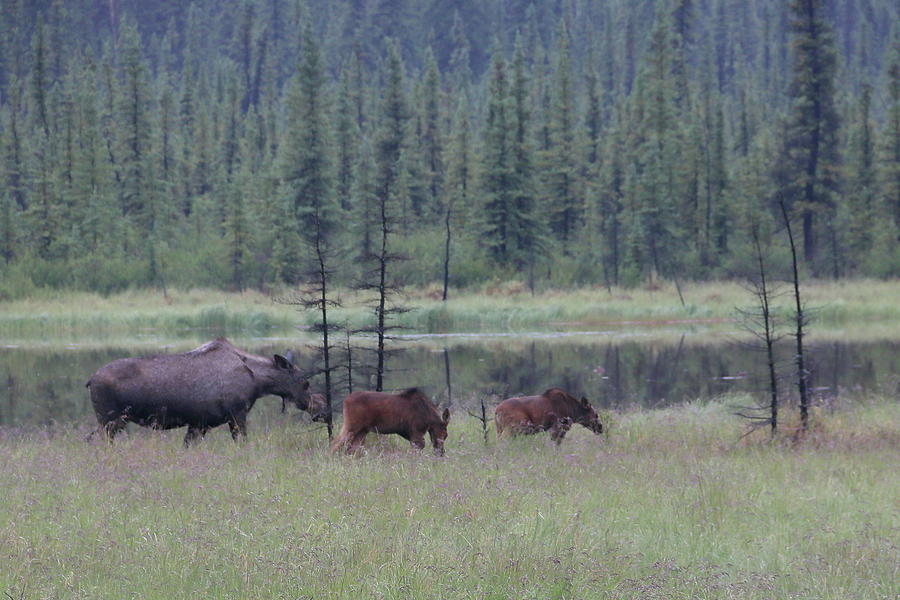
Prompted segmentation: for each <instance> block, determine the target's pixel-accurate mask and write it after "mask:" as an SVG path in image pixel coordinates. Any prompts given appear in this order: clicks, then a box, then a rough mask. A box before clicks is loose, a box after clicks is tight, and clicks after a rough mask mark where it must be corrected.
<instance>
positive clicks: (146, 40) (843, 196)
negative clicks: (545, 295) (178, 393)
mask: <svg viewBox="0 0 900 600" xmlns="http://www.w3.org/2000/svg"><path fill="white" fill-rule="evenodd" d="M0 9H2V10H0V182H2V183H0V299H4V298H14V297H22V296H25V295H27V294H29V293H31V292H33V291H35V290H39V289H55V288H58V289H72V290H90V291H97V292H100V293H111V292H115V291H118V290H123V289H128V288H141V287H163V288H165V286H178V287H195V286H202V287H213V288H220V289H227V290H235V291H239V290H244V289H249V288H255V289H262V290H272V289H275V290H277V289H286V288H291V287H296V286H302V285H304V284H306V283H309V282H310V281H313V282H319V281H321V283H322V289H323V290H324V289H325V286H324V282H325V281H326V278H327V279H328V280H329V286H335V285H337V286H348V287H351V286H361V287H362V288H365V287H366V286H367V285H368V286H378V285H380V286H381V287H382V289H383V288H384V286H385V282H386V281H388V282H389V283H390V284H391V285H396V284H401V285H414V286H422V287H427V286H435V287H442V288H443V294H444V297H445V298H446V295H447V289H448V288H449V289H465V288H468V287H472V286H479V285H485V284H487V283H490V282H498V281H510V280H516V281H520V282H522V283H523V284H525V285H528V286H530V287H531V288H532V289H534V288H535V287H539V288H544V289H546V288H550V287H575V286H606V287H611V286H636V285H646V284H652V283H653V282H654V281H656V280H669V281H672V280H674V281H676V282H678V281H690V280H711V279H734V278H741V277H744V276H746V275H747V273H749V272H752V270H753V268H754V264H755V263H754V258H753V248H754V247H755V246H754V240H761V241H762V247H763V248H765V249H766V252H767V253H768V255H769V256H768V258H769V260H770V261H771V263H772V264H773V265H776V266H784V265H787V264H788V263H789V258H788V254H787V250H786V240H785V239H784V221H783V218H782V210H781V207H782V206H783V207H784V208H785V214H787V215H789V218H790V219H791V221H792V222H793V223H794V224H795V231H797V232H798V240H799V242H798V244H799V250H800V254H801V258H802V261H803V269H804V270H805V271H806V274H807V275H809V276H811V277H817V278H847V277H877V278H888V277H897V276H900V243H898V241H900V5H898V3H897V2H896V0H790V1H784V2H783V1H780V0H544V1H541V0H477V1H476V0H452V1H451V0H218V1H216V2H201V1H193V2H191V1H188V0H158V1H155V2H144V1H141V0H102V1H101V0H27V1H26V0H0Z"/></svg>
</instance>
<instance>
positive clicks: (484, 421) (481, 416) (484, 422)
mask: <svg viewBox="0 0 900 600" xmlns="http://www.w3.org/2000/svg"><path fill="white" fill-rule="evenodd" d="M478 402H479V406H480V408H481V412H480V413H473V412H472V411H471V410H466V413H468V415H469V416H470V417H472V418H473V419H478V420H479V421H480V422H481V435H482V436H483V437H484V443H485V445H487V443H488V417H487V406H486V405H485V403H484V396H479V397H478Z"/></svg>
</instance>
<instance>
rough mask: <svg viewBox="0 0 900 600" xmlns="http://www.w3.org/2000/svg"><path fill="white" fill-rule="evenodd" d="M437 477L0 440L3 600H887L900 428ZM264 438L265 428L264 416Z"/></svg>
mask: <svg viewBox="0 0 900 600" xmlns="http://www.w3.org/2000/svg"><path fill="white" fill-rule="evenodd" d="M605 418H606V420H607V423H608V424H609V430H610V431H609V435H608V436H607V437H603V438H600V437H595V436H593V435H591V434H590V433H588V432H587V431H586V430H584V429H581V428H576V429H573V431H572V432H571V433H570V436H569V437H568V438H567V439H566V440H565V442H564V443H563V445H562V446H561V447H560V448H559V449H557V448H555V447H554V446H553V445H552V444H551V443H550V441H549V440H548V439H546V438H545V437H532V438H526V439H518V440H512V441H502V442H499V443H498V442H495V441H494V440H493V436H492V437H491V443H490V445H488V446H484V444H483V443H482V441H481V432H480V429H479V427H478V423H477V422H476V421H474V420H473V419H469V418H467V417H466V416H465V414H464V413H459V412H458V413H457V414H455V415H454V417H453V421H452V422H451V437H450V438H449V440H448V446H447V448H448V455H447V457H446V458H445V459H436V458H434V457H432V456H431V455H430V454H429V453H427V452H424V453H416V452H413V451H411V450H409V449H408V446H407V445H405V444H401V443H398V442H396V441H375V440H370V442H372V443H371V444H370V449H369V450H368V452H367V453H366V454H364V455H362V456H358V457H343V456H334V455H332V454H330V453H329V452H328V451H327V450H326V445H327V442H326V440H325V439H324V433H323V431H322V430H321V429H310V428H309V427H310V426H298V425H295V424H286V423H282V422H278V421H266V422H260V421H259V420H257V421H256V422H254V423H253V424H252V425H253V426H255V429H252V430H251V437H250V439H249V441H248V442H247V443H246V444H244V445H242V446H236V445H234V444H233V443H232V442H231V441H230V439H228V437H227V432H225V431H216V432H214V433H213V434H212V435H211V436H210V437H209V438H208V439H207V440H205V441H204V442H202V443H201V444H199V445H198V446H196V447H194V448H192V449H189V450H183V449H182V448H181V447H180V440H179V438H180V434H179V433H171V434H160V433H157V432H150V431H146V430H140V431H138V432H136V433H134V434H133V435H131V436H127V437H126V438H123V439H122V441H121V442H120V443H117V444H116V445H115V446H114V447H106V446H104V445H102V444H99V443H98V444H86V443H84V442H82V441H81V437H80V435H78V434H76V432H74V431H56V432H48V431H46V430H43V431H32V432H12V431H9V430H7V431H4V432H0V462H2V464H4V465H6V466H5V467H4V468H3V469H2V470H0V489H3V490H4V497H5V499H4V501H3V502H2V503H0V592H6V593H7V594H9V595H10V596H12V597H14V598H18V597H20V596H19V593H20V591H21V592H22V594H21V596H22V597H26V598H47V597H61V598H123V597H139V598H147V599H153V598H165V599H173V598H189V597H197V596H203V597H216V598H250V597H258V598H360V597H366V598H513V597H514V598H602V597H609V598H636V597H640V598H760V599H762V598H766V599H769V598H787V597H792V598H810V599H813V598H815V599H831V598H833V599H839V598H840V599H846V598H867V599H868V598H895V597H896V596H897V593H898V592H900V587H898V583H897V582H898V581H900V578H898V575H900V573H898V565H900V552H898V547H897V544H896V540H897V535H898V519H897V513H896V499H897V498H898V497H900V478H898V476H897V473H896V467H895V462H896V456H897V450H898V447H900V426H898V423H900V411H898V406H897V404H896V403H893V402H889V401H881V402H877V403H871V402H863V403H859V404H858V405H857V407H856V408H854V409H852V410H850V411H847V412H840V413H836V414H834V415H819V416H818V419H817V420H816V423H818V426H817V428H816V429H814V431H813V432H812V434H811V436H810V437H809V438H808V439H807V440H806V441H805V442H803V443H802V444H799V445H795V444H792V443H791V441H790V439H789V438H785V440H776V441H775V442H774V443H772V442H768V441H766V440H765V439H764V438H762V437H760V438H756V437H754V436H748V437H746V438H743V439H741V434H742V432H743V427H744V424H743V423H741V422H740V421H739V420H738V419H737V418H735V417H733V416H731V414H730V410H729V408H728V407H727V405H725V404H723V403H708V404H693V405H687V406H681V407H678V408H673V409H669V410H664V411H653V412H630V413H609V414H607V415H605ZM267 419H268V418H267Z"/></svg>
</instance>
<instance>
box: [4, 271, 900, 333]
mask: <svg viewBox="0 0 900 600" xmlns="http://www.w3.org/2000/svg"><path fill="white" fill-rule="evenodd" d="M339 296H340V300H341V301H342V304H343V306H342V307H339V308H335V309H333V311H332V317H331V318H330V320H331V321H332V322H333V323H336V322H344V323H347V324H348V325H349V326H351V327H353V328H359V327H364V326H367V325H371V324H372V320H371V308H367V307H366V305H365V302H366V298H365V297H364V296H362V295H360V294H359V293H357V292H354V291H344V292H342V293H340V294H339ZM682 296H683V298H684V304H682V302H681V299H680V298H679V295H678V292H677V290H676V289H675V287H674V286H672V285H669V284H661V286H660V287H652V288H635V289H624V288H613V289H612V290H607V289H605V288H582V289H574V290H550V291H544V292H539V293H537V294H535V295H531V294H530V293H529V292H528V290H527V289H526V288H525V286H524V285H522V284H520V283H516V282H512V283H507V284H503V285H495V286H484V287H483V288H481V289H478V290H468V291H465V292H455V291H454V292H453V293H451V298H450V300H449V301H448V302H441V301H440V290H439V288H437V287H435V286H432V287H429V288H415V289H410V290H408V291H407V292H406V294H405V295H403V296H398V297H397V302H399V303H401V304H403V305H405V306H408V307H409V308H412V309H413V310H411V311H410V312H407V313H404V314H402V315H398V319H397V321H396V324H398V325H403V326H405V327H407V328H409V329H411V330H414V331H418V332H446V331H507V330H515V329H521V328H546V327H566V328H570V329H571V328H576V329H577V328H587V329H591V328H598V327H605V326H610V325H612V326H627V327H632V326H641V325H652V326H654V327H659V326H660V325H665V324H667V323H668V324H671V325H674V326H677V327H682V326H683V325H684V323H685V322H693V323H699V324H703V323H716V322H721V321H729V320H732V319H734V318H735V309H736V308H739V307H740V308H749V307H751V306H752V305H753V298H752V296H751V294H750V293H749V292H748V291H747V290H746V289H745V288H744V287H742V286H741V285H739V284H737V283H733V282H710V283H696V284H686V285H684V286H683V287H682ZM803 297H804V300H805V302H806V304H807V305H808V306H809V307H810V308H811V309H812V310H811V316H812V318H813V319H814V326H813V327H812V328H811V332H812V334H813V335H816V334H817V332H819V333H825V334H827V333H828V332H831V334H832V335H837V336H841V337H843V336H845V335H846V333H847V332H846V331H845V330H844V329H845V326H847V325H848V324H852V331H853V335H857V336H865V337H866V338H870V337H872V336H875V337H880V336H885V335H887V336H892V337H898V336H900V303H898V302H897V301H896V299H897V298H900V280H892V281H876V280H841V281H821V282H815V281H814V282H810V283H808V284H807V285H804V287H803ZM285 300H286V301H287V303H285V302H284V301H285ZM290 300H291V296H290V294H284V295H280V296H279V295H264V294H261V293H259V292H255V291H247V292H243V293H240V294H238V293H228V292H222V291H216V290H202V289H193V290H169V291H168V292H167V293H166V294H165V295H164V294H163V293H162V291H159V290H133V291H129V292H125V293H121V294H116V295H111V296H100V295H96V294H90V293H82V292H60V291H52V290H46V291H42V292H39V293H38V294H37V295H36V296H35V297H32V298H28V299H25V300H15V301H2V302H0V339H2V340H3V341H4V342H7V343H34V342H35V341H36V340H40V339H47V338H53V340H54V341H55V342H58V341H63V342H67V343H92V342H95V343H109V342H110V341H111V340H116V339H128V340H131V341H133V340H135V339H140V338H141V337H142V336H149V335H152V334H154V333H158V334H166V335H172V334H179V333H181V334H185V335H190V334H191V332H197V331H203V332H221V333H227V334H228V335H230V336H246V337H259V336H266V335H279V336H296V335H298V328H299V329H300V330H303V329H305V328H306V327H308V326H309V325H311V324H313V323H314V322H315V321H316V319H317V318H318V315H317V314H315V313H314V312H313V311H309V310H300V309H299V308H298V306H296V305H291V304H290V303H289V302H290ZM791 302H793V299H792V298H791V297H789V296H788V295H787V294H786V293H785V294H782V295H780V296H779V297H777V298H776V300H775V306H776V309H777V308H778V307H780V308H781V309H782V310H787V309H788V307H789V306H791Z"/></svg>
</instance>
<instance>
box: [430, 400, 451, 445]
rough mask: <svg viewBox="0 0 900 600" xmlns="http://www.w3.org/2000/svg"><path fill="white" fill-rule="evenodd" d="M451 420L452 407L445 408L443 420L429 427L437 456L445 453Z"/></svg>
mask: <svg viewBox="0 0 900 600" xmlns="http://www.w3.org/2000/svg"><path fill="white" fill-rule="evenodd" d="M449 422H450V409H449V408H445V409H444V414H443V415H441V420H440V422H439V423H436V424H434V425H432V426H431V427H429V428H428V435H429V436H430V437H431V445H432V446H434V453H435V454H436V455H437V456H443V455H444V440H446V439H447V423H449Z"/></svg>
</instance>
